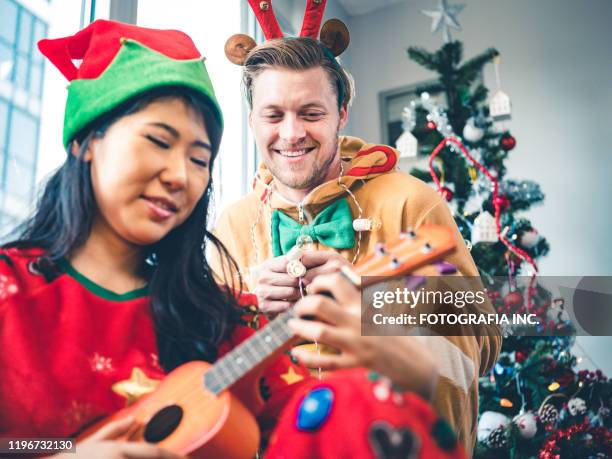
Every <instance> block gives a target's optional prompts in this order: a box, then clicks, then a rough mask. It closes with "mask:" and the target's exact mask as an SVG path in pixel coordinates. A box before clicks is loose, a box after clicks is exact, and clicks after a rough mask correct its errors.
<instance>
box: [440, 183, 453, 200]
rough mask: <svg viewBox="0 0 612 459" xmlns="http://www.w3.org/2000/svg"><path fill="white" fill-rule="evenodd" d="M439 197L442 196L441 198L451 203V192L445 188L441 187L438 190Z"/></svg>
mask: <svg viewBox="0 0 612 459" xmlns="http://www.w3.org/2000/svg"><path fill="white" fill-rule="evenodd" d="M440 195H442V197H443V198H444V199H446V200H447V201H449V202H450V201H452V199H453V192H452V190H451V189H450V188H448V187H446V186H443V187H442V188H440Z"/></svg>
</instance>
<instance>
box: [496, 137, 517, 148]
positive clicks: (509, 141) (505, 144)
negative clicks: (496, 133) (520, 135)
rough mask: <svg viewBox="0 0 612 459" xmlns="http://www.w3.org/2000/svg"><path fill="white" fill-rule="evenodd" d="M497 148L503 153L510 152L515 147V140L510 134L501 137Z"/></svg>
mask: <svg viewBox="0 0 612 459" xmlns="http://www.w3.org/2000/svg"><path fill="white" fill-rule="evenodd" d="M499 146H500V147H501V149H502V150H504V151H510V150H512V149H513V148H514V147H516V139H515V138H514V137H512V136H511V135H510V134H508V135H505V136H503V137H502V138H501V139H500V141H499Z"/></svg>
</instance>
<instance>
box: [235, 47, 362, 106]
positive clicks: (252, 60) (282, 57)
mask: <svg viewBox="0 0 612 459" xmlns="http://www.w3.org/2000/svg"><path fill="white" fill-rule="evenodd" d="M274 67H276V68H284V69H290V70H309V69H311V68H315V67H322V68H323V70H325V72H326V73H327V74H328V75H329V80H330V82H331V84H332V90H333V91H334V94H336V96H337V98H338V109H340V108H341V107H348V106H349V105H350V104H351V101H352V100H353V97H354V96H355V89H354V84H353V77H352V76H351V74H350V73H348V72H347V71H346V69H345V68H344V67H342V66H341V65H340V64H339V63H338V61H337V60H336V59H335V58H334V56H333V55H332V54H331V52H330V51H329V50H328V49H327V48H325V47H324V46H323V45H322V44H321V43H320V42H319V41H317V40H313V39H312V38H305V37H299V38H297V37H296V38H279V39H276V40H270V41H266V42H265V43H262V44H261V45H259V46H256V47H255V48H253V49H252V50H251V51H250V52H249V54H248V55H247V58H246V60H245V62H244V70H243V71H242V84H243V89H244V92H245V96H246V99H247V102H248V104H249V107H250V108H253V85H254V84H255V79H256V78H257V76H259V74H260V73H261V72H263V71H264V70H266V69H269V68H274Z"/></svg>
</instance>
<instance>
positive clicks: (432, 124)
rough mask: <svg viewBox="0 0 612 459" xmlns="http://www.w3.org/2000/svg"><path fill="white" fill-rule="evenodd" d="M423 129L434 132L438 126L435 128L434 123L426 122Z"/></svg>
mask: <svg viewBox="0 0 612 459" xmlns="http://www.w3.org/2000/svg"><path fill="white" fill-rule="evenodd" d="M425 127H426V128H427V129H429V130H430V131H433V130H435V129H436V128H437V127H438V126H436V123H434V122H433V121H428V122H427V124H426V125H425Z"/></svg>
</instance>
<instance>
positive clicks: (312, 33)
mask: <svg viewBox="0 0 612 459" xmlns="http://www.w3.org/2000/svg"><path fill="white" fill-rule="evenodd" d="M248 1H249V5H250V6H251V9H252V10H253V13H254V14H255V17H256V18H257V22H259V25H260V26H261V30H262V31H263V34H264V37H265V39H266V41H268V40H275V39H279V38H284V36H283V31H282V30H281V28H280V26H279V25H278V21H277V20H276V16H275V15H274V10H273V9H272V0H262V1H260V0H248ZM325 4H326V0H306V10H305V12H304V21H303V22H302V30H301V31H300V35H299V36H300V37H308V38H312V39H313V40H318V41H320V42H321V44H322V45H323V46H324V47H325V49H326V50H327V51H329V53H330V54H331V58H332V60H334V61H335V58H336V57H337V56H339V55H340V54H342V53H343V52H344V50H345V49H346V48H347V47H348V45H349V41H350V35H349V31H348V29H347V27H346V25H345V24H344V23H343V22H342V21H341V20H340V19H330V20H329V21H327V22H325V24H323V27H322V28H321V20H322V19H323V12H324V11H325ZM319 29H320V30H321V33H320V34H319ZM255 46H256V43H255V40H253V38H251V37H250V36H248V35H245V34H236V35H232V36H231V37H230V38H229V39H228V40H227V42H226V43H225V55H226V56H227V58H228V59H229V60H230V62H232V63H234V64H236V65H244V62H245V60H246V57H247V55H248V54H249V52H250V51H251V50H252V49H253V48H255Z"/></svg>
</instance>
